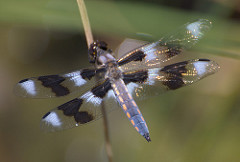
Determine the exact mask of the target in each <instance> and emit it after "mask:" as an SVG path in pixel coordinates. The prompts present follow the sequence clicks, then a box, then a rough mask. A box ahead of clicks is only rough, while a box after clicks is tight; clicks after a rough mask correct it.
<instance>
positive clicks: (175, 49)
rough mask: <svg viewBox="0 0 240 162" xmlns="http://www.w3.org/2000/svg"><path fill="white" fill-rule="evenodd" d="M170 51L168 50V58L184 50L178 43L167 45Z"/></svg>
mask: <svg viewBox="0 0 240 162" xmlns="http://www.w3.org/2000/svg"><path fill="white" fill-rule="evenodd" d="M167 48H168V51H167V52H166V54H167V58H171V57H173V56H176V55H179V54H180V53H181V52H182V48H181V47H179V46H177V45H171V46H167Z"/></svg>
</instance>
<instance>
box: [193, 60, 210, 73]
mask: <svg viewBox="0 0 240 162" xmlns="http://www.w3.org/2000/svg"><path fill="white" fill-rule="evenodd" d="M208 64H209V62H205V61H198V62H194V63H193V65H194V67H195V69H196V70H197V73H198V75H200V76H202V75H204V74H205V73H206V67H207V65H208Z"/></svg>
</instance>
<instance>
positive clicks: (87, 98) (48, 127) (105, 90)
mask: <svg viewBox="0 0 240 162" xmlns="http://www.w3.org/2000/svg"><path fill="white" fill-rule="evenodd" d="M111 93H112V92H111V85H110V82H109V80H105V81H104V82H103V83H101V84H99V85H97V86H95V87H94V88H92V89H91V90H90V91H88V92H86V93H85V94H83V95H82V96H81V97H79V98H75V99H73V100H71V101H69V102H67V103H65V104H62V105H60V106H58V107H57V108H55V109H53V110H51V111H50V112H48V113H46V114H45V115H44V116H43V118H42V120H41V127H42V129H43V130H45V131H58V130H63V129H68V128H73V127H76V126H79V125H83V124H87V123H89V122H92V121H95V120H97V119H99V118H101V117H102V116H103V115H102V111H101V104H102V101H103V100H104V99H105V98H109V97H112V95H111ZM114 103H115V101H114V100H112V99H108V100H106V101H105V102H104V104H105V109H106V112H110V111H111V110H112V109H114V108H116V107H117V106H116V105H117V104H114ZM114 105H115V106H114Z"/></svg>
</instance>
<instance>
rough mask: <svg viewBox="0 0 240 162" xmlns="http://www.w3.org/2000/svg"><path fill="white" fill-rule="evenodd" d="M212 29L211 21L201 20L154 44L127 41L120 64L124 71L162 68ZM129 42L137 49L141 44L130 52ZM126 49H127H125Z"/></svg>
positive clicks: (121, 50) (120, 53)
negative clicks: (162, 65)
mask: <svg viewBox="0 0 240 162" xmlns="http://www.w3.org/2000/svg"><path fill="white" fill-rule="evenodd" d="M210 28H211V22H210V21H208V20H205V19H200V20H198V21H196V22H193V23H188V24H186V25H184V26H183V27H181V28H179V29H178V30H177V32H175V33H173V34H169V35H167V36H165V37H163V38H161V39H160V40H158V41H156V42H153V43H147V44H145V45H144V42H142V41H138V40H135V44H134V43H133V42H134V40H131V41H130V40H126V42H124V43H123V44H122V45H121V46H120V47H119V49H120V50H118V52H119V53H118V56H122V57H121V58H119V60H118V63H119V65H120V66H122V69H123V70H124V71H131V70H136V69H148V68H157V67H160V66H161V64H162V63H164V62H166V61H168V60H170V59H172V58H173V57H174V56H177V55H179V54H180V53H181V52H182V51H183V50H184V49H188V48H190V47H192V46H193V45H194V44H196V43H197V42H198V40H199V39H200V38H202V37H203V35H204V34H205V33H206V32H207V31H209V29H210ZM127 42H130V44H134V47H137V44H139V47H138V48H133V49H132V50H130V49H131V48H130V47H129V46H128V45H127ZM125 47H126V49H124V48H125ZM126 51H128V52H126ZM123 52H124V54H123Z"/></svg>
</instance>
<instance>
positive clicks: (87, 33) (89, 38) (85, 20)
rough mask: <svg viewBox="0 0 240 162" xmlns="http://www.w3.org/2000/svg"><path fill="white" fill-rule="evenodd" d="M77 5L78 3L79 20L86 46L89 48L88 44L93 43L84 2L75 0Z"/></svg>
mask: <svg viewBox="0 0 240 162" xmlns="http://www.w3.org/2000/svg"><path fill="white" fill-rule="evenodd" d="M77 3H78V8H79V11H80V15H81V18H82V23H83V28H84V32H85V36H86V40H87V45H88V48H89V47H90V44H91V43H92V42H93V35H92V30H91V26H90V22H89V19H88V14H87V9H86V6H85V3H84V0H77Z"/></svg>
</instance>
